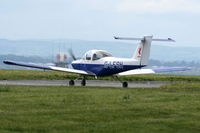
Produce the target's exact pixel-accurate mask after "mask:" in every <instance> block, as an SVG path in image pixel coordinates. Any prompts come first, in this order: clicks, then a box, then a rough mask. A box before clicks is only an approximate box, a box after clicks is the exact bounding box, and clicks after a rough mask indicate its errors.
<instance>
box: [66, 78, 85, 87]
mask: <svg viewBox="0 0 200 133" xmlns="http://www.w3.org/2000/svg"><path fill="white" fill-rule="evenodd" d="M78 79H79V78H77V79H76V80H78ZM76 80H75V81H76ZM75 81H74V80H70V81H69V86H74V85H75ZM81 86H86V80H85V77H83V79H82V80H81Z"/></svg>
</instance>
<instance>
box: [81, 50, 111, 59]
mask: <svg viewBox="0 0 200 133" xmlns="http://www.w3.org/2000/svg"><path fill="white" fill-rule="evenodd" d="M111 56H112V55H111V54H109V53H107V52H105V51H101V50H91V51H88V52H87V53H85V54H84V56H83V59H84V60H99V59H101V58H104V57H111Z"/></svg>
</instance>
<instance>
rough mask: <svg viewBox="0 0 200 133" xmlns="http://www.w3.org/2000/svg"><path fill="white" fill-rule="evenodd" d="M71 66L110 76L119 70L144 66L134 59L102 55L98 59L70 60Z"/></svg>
mask: <svg viewBox="0 0 200 133" xmlns="http://www.w3.org/2000/svg"><path fill="white" fill-rule="evenodd" d="M72 67H73V68H74V69H77V70H83V71H87V72H90V73H93V74H94V75H96V76H111V75H114V74H117V73H120V72H124V71H128V70H133V69H138V68H141V67H144V65H140V62H138V61H136V60H134V59H126V58H116V57H104V58H101V59H99V60H85V59H80V60H76V61H73V62H72Z"/></svg>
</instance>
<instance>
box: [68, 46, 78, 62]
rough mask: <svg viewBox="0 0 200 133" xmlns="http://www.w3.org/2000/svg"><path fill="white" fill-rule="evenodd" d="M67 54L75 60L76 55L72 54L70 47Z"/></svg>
mask: <svg viewBox="0 0 200 133" xmlns="http://www.w3.org/2000/svg"><path fill="white" fill-rule="evenodd" d="M68 52H69V55H70V56H71V57H72V59H73V60H77V59H76V56H75V55H74V52H73V51H72V48H70V49H68Z"/></svg>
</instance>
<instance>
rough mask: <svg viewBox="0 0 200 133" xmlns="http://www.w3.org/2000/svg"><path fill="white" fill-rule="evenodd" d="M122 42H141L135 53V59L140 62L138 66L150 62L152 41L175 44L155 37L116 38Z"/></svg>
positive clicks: (169, 39)
mask: <svg viewBox="0 0 200 133" xmlns="http://www.w3.org/2000/svg"><path fill="white" fill-rule="evenodd" d="M114 38H115V39H120V40H139V41H141V42H140V43H139V44H138V46H137V49H136V51H135V54H134V56H133V57H132V58H133V59H135V60H137V61H138V63H139V64H138V65H141V66H146V65H148V62H149V56H150V49H151V42H152V41H165V42H175V41H174V40H173V39H171V38H168V39H154V38H153V36H144V38H126V37H114Z"/></svg>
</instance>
